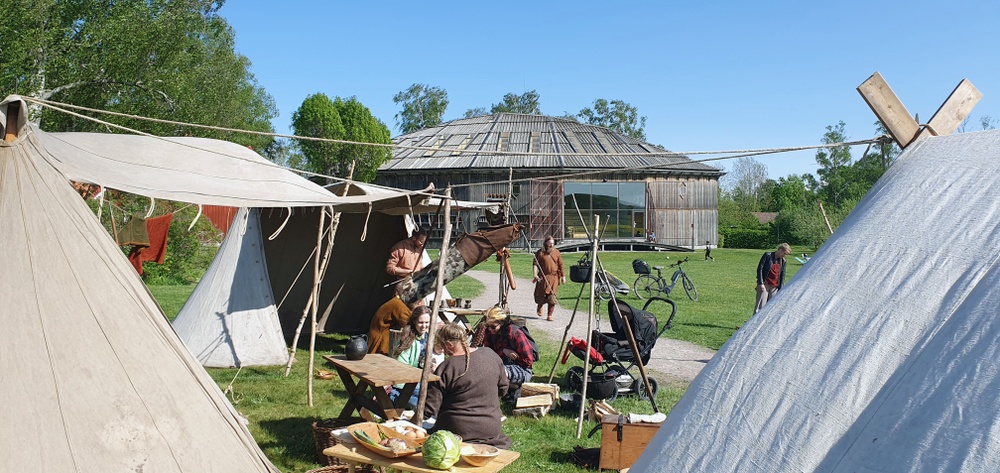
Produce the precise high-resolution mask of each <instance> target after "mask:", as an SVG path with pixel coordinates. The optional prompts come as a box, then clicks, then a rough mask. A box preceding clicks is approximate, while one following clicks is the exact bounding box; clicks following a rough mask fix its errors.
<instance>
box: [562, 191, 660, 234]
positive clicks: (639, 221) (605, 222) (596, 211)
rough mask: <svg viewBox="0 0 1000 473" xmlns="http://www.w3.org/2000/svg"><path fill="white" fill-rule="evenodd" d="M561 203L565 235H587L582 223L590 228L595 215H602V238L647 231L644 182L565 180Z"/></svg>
mask: <svg viewBox="0 0 1000 473" xmlns="http://www.w3.org/2000/svg"><path fill="white" fill-rule="evenodd" d="M563 207H564V212H563V227H564V228H565V229H566V234H565V235H564V238H586V237H587V233H586V232H585V231H584V224H586V228H589V229H591V230H593V228H591V227H593V226H594V215H599V216H600V217H601V228H600V229H599V230H600V234H601V236H602V238H605V239H607V238H635V237H637V236H638V237H643V236H644V235H645V233H646V228H645V216H646V183H644V182H570V181H567V182H564V183H563ZM577 209H579V212H578V211H577ZM581 215H582V216H583V220H581V219H580V217H581Z"/></svg>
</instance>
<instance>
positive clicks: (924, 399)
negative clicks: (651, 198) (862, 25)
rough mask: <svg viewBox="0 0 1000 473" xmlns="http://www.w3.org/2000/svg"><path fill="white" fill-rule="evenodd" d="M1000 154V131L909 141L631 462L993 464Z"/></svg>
mask: <svg viewBox="0 0 1000 473" xmlns="http://www.w3.org/2000/svg"><path fill="white" fill-rule="evenodd" d="M997 163H1000V130H994V131H984V132H977V133H963V134H959V135H953V136H942V137H933V138H928V139H926V140H923V141H920V142H918V143H916V144H914V145H911V146H910V147H909V148H908V149H906V150H905V151H904V153H902V155H901V156H900V157H899V158H898V160H897V162H896V163H895V164H893V166H892V167H891V168H890V169H889V170H888V171H887V172H886V174H885V175H884V176H883V177H882V179H880V180H879V182H878V183H877V184H876V185H875V186H874V187H873V188H872V189H871V191H869V193H868V195H867V196H866V197H865V198H864V199H863V200H862V201H861V202H860V203H859V204H858V206H857V207H856V208H855V210H854V211H853V212H852V213H851V215H850V216H849V217H848V218H847V219H846V220H845V221H844V222H843V224H841V226H840V227H839V228H838V229H837V231H836V233H835V234H834V235H833V236H832V237H831V238H830V239H829V240H828V241H827V242H826V243H825V244H824V245H823V247H822V248H821V249H820V251H819V252H817V253H816V256H815V257H813V258H812V259H811V260H810V261H809V262H808V263H806V264H805V265H804V266H803V268H802V269H801V270H800V271H799V272H798V273H797V274H796V275H795V278H794V279H793V280H792V281H791V282H790V283H789V284H787V285H786V286H785V287H784V288H783V289H782V290H781V291H780V292H779V293H778V295H777V297H776V298H775V299H774V300H772V301H769V302H768V304H767V306H765V308H764V310H763V311H762V312H760V313H758V314H757V315H756V316H754V317H753V318H752V319H751V320H750V321H749V322H748V323H747V324H745V325H744V326H743V328H741V329H740V330H739V331H737V332H736V334H735V335H734V336H733V337H732V338H731V339H730V340H729V341H728V342H727V343H726V344H725V345H724V346H723V347H722V349H721V350H720V351H719V352H718V353H717V354H716V355H715V357H714V358H713V359H712V360H711V361H710V362H709V363H708V365H707V366H706V367H705V369H704V370H702V372H701V374H700V375H699V376H698V377H697V378H696V379H695V380H694V382H693V383H692V384H691V386H690V387H689V388H688V390H687V392H686V393H685V395H684V397H683V398H682V399H681V400H680V402H679V403H678V404H677V405H676V406H675V407H674V408H673V410H672V411H671V413H670V416H669V417H668V418H667V420H666V422H665V423H664V425H663V426H662V427H661V428H660V430H659V431H658V432H657V434H656V436H655V437H654V438H653V439H652V442H651V444H650V445H649V446H648V447H647V448H646V450H645V451H644V452H643V454H642V456H641V457H640V458H639V459H638V461H637V462H636V463H635V465H634V466H633V471H654V472H668V471H670V472H673V471H710V472H726V471H731V472H737V471H738V472H774V471H810V472H812V471H822V472H876V471H878V472H884V471H893V472H907V471H913V472H915V471H970V472H971V471H976V472H979V471H983V472H985V471H996V470H997V465H1000V415H998V414H997V405H998V398H1000V375H998V374H1000V369H998V367H997V360H998V359H1000V318H998V317H997V307H1000V267H998V259H1000V204H998V200H997V199H998V198H997V196H998V195H1000V174H998V173H997ZM747 270H748V272H752V268H747ZM747 310H748V311H749V310H750V308H749V307H748V308H747Z"/></svg>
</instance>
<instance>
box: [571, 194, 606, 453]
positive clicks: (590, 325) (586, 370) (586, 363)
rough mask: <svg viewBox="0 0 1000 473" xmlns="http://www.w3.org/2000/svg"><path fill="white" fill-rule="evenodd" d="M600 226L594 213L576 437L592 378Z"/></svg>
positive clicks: (581, 430) (579, 433)
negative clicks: (585, 334)
mask: <svg viewBox="0 0 1000 473" xmlns="http://www.w3.org/2000/svg"><path fill="white" fill-rule="evenodd" d="M598 228H601V216H600V215H599V214H594V233H593V235H594V236H593V238H591V239H590V241H591V245H592V246H591V248H590V261H591V264H592V265H593V266H591V268H592V269H591V271H590V313H589V316H588V317H587V349H586V350H585V351H584V353H585V356H584V357H583V388H582V389H581V390H580V416H579V417H578V418H577V419H576V438H580V436H581V435H583V417H584V416H583V413H584V411H585V410H586V409H587V381H589V380H590V338H591V337H590V334H591V333H593V330H594V296H595V294H594V283H595V282H596V276H597V265H596V264H593V263H594V262H596V261H597V245H598V241H597V238H598V237H597V229H598Z"/></svg>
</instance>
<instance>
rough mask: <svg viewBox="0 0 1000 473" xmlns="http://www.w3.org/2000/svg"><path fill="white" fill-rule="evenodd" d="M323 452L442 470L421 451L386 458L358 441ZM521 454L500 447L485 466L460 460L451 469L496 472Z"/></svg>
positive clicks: (425, 472)
mask: <svg viewBox="0 0 1000 473" xmlns="http://www.w3.org/2000/svg"><path fill="white" fill-rule="evenodd" d="M323 454H324V455H327V456H331V457H336V458H339V459H341V460H344V461H347V462H354V463H364V464H368V465H378V466H385V467H389V468H395V469H397V470H400V471H411V472H416V473H441V471H442V470H438V469H434V468H431V467H429V466H427V465H424V457H423V455H422V454H420V453H417V454H414V455H409V456H405V457H400V458H386V457H383V456H382V455H379V454H377V453H375V452H372V451H371V450H368V449H367V448H365V447H362V446H361V445H360V444H357V443H338V444H336V445H334V446H332V447H330V448H327V449H326V450H323ZM520 456H521V454H520V453H517V452H514V451H511V450H503V449H500V454H499V455H497V456H496V458H494V459H493V461H491V462H489V463H487V464H485V465H483V466H472V465H470V464H468V463H466V462H465V460H459V461H458V463H455V465H454V466H452V467H451V470H450V471H452V472H458V473H494V472H497V471H500V470H502V469H504V468H505V467H506V466H507V465H510V464H511V463H513V462H514V460H517V459H518V457H520Z"/></svg>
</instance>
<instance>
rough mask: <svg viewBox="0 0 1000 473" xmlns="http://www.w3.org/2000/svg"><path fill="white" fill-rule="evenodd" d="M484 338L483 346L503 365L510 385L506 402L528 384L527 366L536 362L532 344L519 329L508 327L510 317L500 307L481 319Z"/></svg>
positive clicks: (528, 367) (529, 376) (512, 325)
mask: <svg viewBox="0 0 1000 473" xmlns="http://www.w3.org/2000/svg"><path fill="white" fill-rule="evenodd" d="M483 325H484V327H485V334H484V337H483V346H484V347H486V348H490V349H492V350H493V351H494V352H496V354H497V355H499V356H500V360H501V361H503V366H504V369H505V370H506V371H507V379H508V380H509V381H510V398H511V399H513V400H516V399H517V398H518V397H519V396H520V395H521V385H522V384H524V383H526V382H528V381H531V376H532V374H533V373H532V371H531V365H532V364H533V363H534V362H535V361H536V360H535V357H534V356H533V352H534V350H533V348H532V343H531V341H530V340H529V339H528V335H527V334H526V333H525V331H524V330H522V329H521V327H518V326H517V325H516V324H513V323H511V320H510V316H509V315H507V312H505V311H504V310H503V309H501V308H500V307H493V308H490V309H489V310H487V311H486V314H485V315H483Z"/></svg>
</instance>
